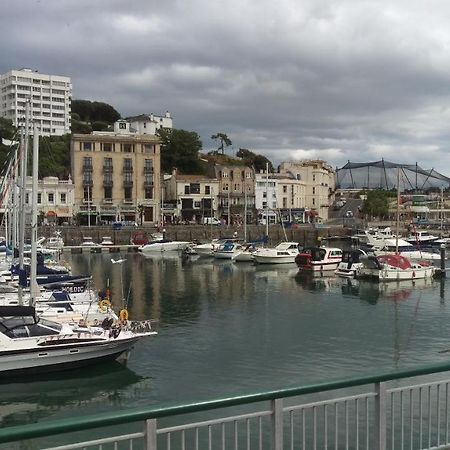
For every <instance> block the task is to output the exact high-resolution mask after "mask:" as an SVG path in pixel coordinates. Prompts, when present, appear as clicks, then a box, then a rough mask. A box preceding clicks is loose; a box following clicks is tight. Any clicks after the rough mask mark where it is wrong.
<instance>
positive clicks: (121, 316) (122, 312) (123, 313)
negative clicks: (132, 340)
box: [119, 309, 128, 321]
mask: <svg viewBox="0 0 450 450" xmlns="http://www.w3.org/2000/svg"><path fill="white" fill-rule="evenodd" d="M119 319H120V320H121V321H126V320H128V311H127V310H126V309H121V310H120V312H119Z"/></svg>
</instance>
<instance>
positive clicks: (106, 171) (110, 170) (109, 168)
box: [103, 166, 113, 173]
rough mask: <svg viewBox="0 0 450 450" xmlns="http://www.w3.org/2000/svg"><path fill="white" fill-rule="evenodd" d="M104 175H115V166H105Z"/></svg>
mask: <svg viewBox="0 0 450 450" xmlns="http://www.w3.org/2000/svg"><path fill="white" fill-rule="evenodd" d="M103 173H113V166H103Z"/></svg>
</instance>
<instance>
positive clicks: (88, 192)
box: [83, 186, 92, 202]
mask: <svg viewBox="0 0 450 450" xmlns="http://www.w3.org/2000/svg"><path fill="white" fill-rule="evenodd" d="M83 198H84V201H85V202H92V189H90V188H89V186H86V187H85V188H84V189H83Z"/></svg>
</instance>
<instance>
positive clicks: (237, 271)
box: [0, 253, 450, 427]
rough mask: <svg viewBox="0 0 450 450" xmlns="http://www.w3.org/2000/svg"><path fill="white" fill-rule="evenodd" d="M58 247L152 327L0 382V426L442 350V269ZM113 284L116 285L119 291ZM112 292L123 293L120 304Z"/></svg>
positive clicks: (445, 334) (209, 394) (446, 286)
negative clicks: (92, 357) (308, 269)
mask: <svg viewBox="0 0 450 450" xmlns="http://www.w3.org/2000/svg"><path fill="white" fill-rule="evenodd" d="M113 257H114V259H118V258H119V257H122V258H125V259H126V261H125V262H124V263H122V264H112V262H111V255H110V254H83V255H68V256H67V259H68V261H69V263H70V264H71V265H72V270H73V272H74V273H92V276H93V283H94V285H95V287H96V289H97V290H104V289H105V288H106V284H107V280H109V284H110V289H111V291H112V302H113V305H114V306H115V307H116V308H121V307H123V306H126V307H127V309H128V310H129V312H130V317H131V318H133V319H147V318H152V319H153V320H154V321H155V326H156V328H157V330H158V332H159V334H158V335H157V336H155V337H149V338H146V339H144V340H142V341H140V342H138V343H137V344H136V345H135V347H134V349H133V350H132V352H131V354H130V357H129V360H128V364H127V367H124V366H123V365H121V364H118V363H110V364H104V365H102V366H97V367H91V368H85V369H80V370H73V371H70V372H65V373H63V374H58V375H52V376H48V375H47V376H42V377H39V378H32V379H23V380H20V379H16V380H5V381H4V382H3V383H2V384H0V423H1V426H3V427H5V426H12V425H20V424H26V423H31V422H36V421H40V420H51V419H60V418H64V417H74V416H76V415H87V414H91V413H92V414H94V413H98V412H102V411H111V410H112V409H115V410H120V409H128V408H134V407H139V406H143V405H156V404H158V405H159V404H161V405H166V404H169V403H170V404H173V403H183V402H191V401H198V400H205V399H214V398H221V397H226V396H230V395H237V394H242V393H249V392H260V391H263V390H267V389H275V388H284V387H288V386H300V385H304V384H307V383H317V382H321V381H327V380H335V379H338V378H344V377H352V376H356V375H363V374H375V373H377V372H381V371H388V370H389V371H390V370H395V369H400V368H402V369H403V368H411V367H415V366H418V365H425V364H431V363H438V362H444V361H446V360H447V359H448V358H450V352H446V350H448V349H450V333H449V323H450V304H449V303H448V300H447V297H448V292H449V290H450V280H449V281H446V280H445V279H443V280H433V281H430V280H427V281H424V280H417V281H416V282H410V281H408V282H403V283H390V284H377V283H372V282H359V281H357V280H345V279H338V278H336V277H334V276H326V277H314V278H313V277H311V276H308V275H306V274H302V273H299V272H298V270H297V267H296V266H295V264H288V265H254V264H251V263H241V264H236V263H233V262H229V261H220V262H218V261H215V260H212V259H203V258H201V259H192V258H189V259H186V258H182V257H181V256H180V255H178V254H176V253H175V254H172V255H170V254H164V255H159V254H158V255H155V256H152V257H145V256H143V255H141V254H134V253H127V254H122V255H118V254H114V256H113ZM122 292H123V295H122ZM122 297H123V298H124V299H125V305H124V304H123V301H122Z"/></svg>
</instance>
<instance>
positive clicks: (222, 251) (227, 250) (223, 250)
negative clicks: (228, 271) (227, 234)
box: [213, 241, 243, 259]
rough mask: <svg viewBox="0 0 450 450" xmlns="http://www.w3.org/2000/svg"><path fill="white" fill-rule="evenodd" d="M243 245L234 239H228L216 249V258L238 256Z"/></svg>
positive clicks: (214, 254)
mask: <svg viewBox="0 0 450 450" xmlns="http://www.w3.org/2000/svg"><path fill="white" fill-rule="evenodd" d="M242 249H243V247H242V245H241V244H238V243H237V242H233V241H226V242H225V243H224V244H222V245H221V246H220V247H219V248H218V249H217V250H215V251H214V253H213V256H214V259H233V257H235V256H237V255H238V254H239V253H240V252H241V251H242Z"/></svg>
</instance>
